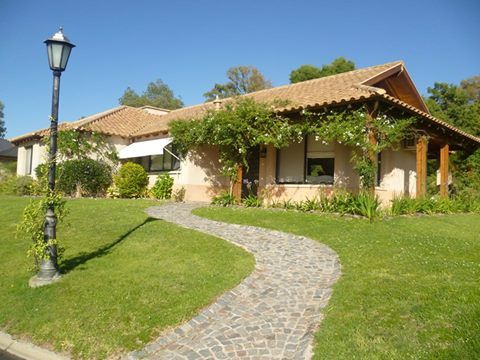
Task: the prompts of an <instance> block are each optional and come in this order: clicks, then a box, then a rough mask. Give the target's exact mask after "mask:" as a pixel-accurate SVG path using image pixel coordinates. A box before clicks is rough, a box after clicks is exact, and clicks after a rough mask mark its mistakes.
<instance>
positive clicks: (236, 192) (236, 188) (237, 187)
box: [232, 166, 243, 202]
mask: <svg viewBox="0 0 480 360" xmlns="http://www.w3.org/2000/svg"><path fill="white" fill-rule="evenodd" d="M242 180H243V168H242V167H241V166H239V167H238V169H237V179H236V180H235V183H234V184H233V191H232V195H233V197H234V198H235V199H236V200H237V201H238V202H240V201H241V199H242Z"/></svg>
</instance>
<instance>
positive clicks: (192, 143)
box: [171, 99, 413, 188]
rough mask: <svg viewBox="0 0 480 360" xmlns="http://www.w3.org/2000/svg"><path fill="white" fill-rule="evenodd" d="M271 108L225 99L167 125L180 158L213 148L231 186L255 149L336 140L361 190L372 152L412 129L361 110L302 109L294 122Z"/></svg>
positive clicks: (368, 178) (404, 121) (366, 184)
mask: <svg viewBox="0 0 480 360" xmlns="http://www.w3.org/2000/svg"><path fill="white" fill-rule="evenodd" d="M274 109H275V104H272V103H257V102H255V101H254V100H252V99H240V100H237V101H231V102H228V103H227V104H225V106H224V107H223V108H222V109H219V110H210V111H208V112H207V113H206V115H205V116H204V117H203V118H202V119H198V120H195V119H192V120H177V121H173V122H172V123H171V134H172V135H173V138H174V142H175V145H176V148H177V149H179V151H180V153H181V154H182V155H184V156H185V155H186V154H187V153H188V152H189V151H191V150H193V149H195V148H197V147H199V146H202V145H212V146H216V147H217V148H218V149H219V162H220V163H221V165H222V173H223V174H224V175H227V176H228V177H229V178H230V183H231V184H232V183H233V182H234V181H235V179H236V175H237V169H238V167H239V166H243V167H247V168H248V154H249V152H250V151H251V150H252V149H253V148H254V147H255V146H258V145H273V146H274V147H276V148H282V147H286V146H288V144H290V143H291V142H294V141H297V142H301V141H303V140H304V137H305V136H306V135H313V136H315V138H316V140H318V141H322V142H324V143H325V144H326V143H332V142H338V143H339V144H344V145H346V146H349V147H351V148H352V153H351V162H352V164H353V167H354V169H355V170H356V171H357V173H358V174H359V176H360V179H361V185H362V187H363V188H372V187H373V186H374V184H375V173H376V156H377V154H379V153H380V152H381V151H382V150H384V149H386V148H394V147H395V146H396V145H397V144H399V143H400V141H401V140H402V139H404V138H405V137H406V136H408V133H409V132H411V131H412V126H411V125H412V123H413V118H408V117H405V118H398V117H393V116H391V115H388V114H387V113H382V112H380V111H375V112H373V111H372V112H369V111H368V109H367V108H366V107H362V108H359V109H347V110H342V111H338V110H325V111H321V112H311V111H302V113H301V115H302V118H301V120H300V121H294V120H292V119H289V118H287V117H285V116H281V115H279V114H277V113H275V111H274ZM372 113H375V115H372Z"/></svg>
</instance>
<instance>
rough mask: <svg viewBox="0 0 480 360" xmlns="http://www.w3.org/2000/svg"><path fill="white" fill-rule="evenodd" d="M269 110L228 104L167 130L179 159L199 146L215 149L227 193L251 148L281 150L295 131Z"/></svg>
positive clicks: (245, 103) (263, 105) (243, 102)
mask: <svg viewBox="0 0 480 360" xmlns="http://www.w3.org/2000/svg"><path fill="white" fill-rule="evenodd" d="M273 108H274V104H271V103H258V102H255V101H254V100H252V99H248V98H246V99H240V100H237V101H230V102H227V103H226V104H225V105H224V107H223V108H222V109H218V110H210V111H208V112H207V113H206V114H205V116H203V118H202V119H199V120H196V119H192V120H177V121H173V122H172V123H171V124H170V125H171V129H170V131H171V134H172V135H173V138H174V144H175V147H176V149H177V150H178V151H179V152H180V154H182V155H183V156H186V154H187V153H188V152H189V151H191V150H193V149H195V148H198V147H200V146H202V145H211V146H215V147H217V148H218V150H219V162H220V165H221V172H222V174H223V175H225V176H227V177H228V178H229V179H230V185H231V186H230V194H231V192H232V186H233V183H234V182H235V179H236V176H237V171H238V168H239V167H240V166H242V167H244V168H248V156H249V152H250V151H251V150H252V149H253V148H254V147H255V146H258V145H262V144H264V145H269V144H270V145H273V146H275V147H277V148H280V147H285V146H287V145H288V143H289V142H290V141H291V139H292V138H293V131H295V128H294V127H292V126H291V124H290V123H289V120H288V118H286V117H283V116H280V115H278V114H275V112H274V111H273Z"/></svg>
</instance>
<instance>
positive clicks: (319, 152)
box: [305, 136, 335, 184]
mask: <svg viewBox="0 0 480 360" xmlns="http://www.w3.org/2000/svg"><path fill="white" fill-rule="evenodd" d="M306 163H307V169H306V170H307V172H306V176H305V182H306V183H308V184H333V177H334V170H335V155H334V152H333V144H327V143H324V142H322V141H321V140H319V139H318V138H315V136H308V138H307V154H306Z"/></svg>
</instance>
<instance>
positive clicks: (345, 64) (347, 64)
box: [290, 57, 355, 84]
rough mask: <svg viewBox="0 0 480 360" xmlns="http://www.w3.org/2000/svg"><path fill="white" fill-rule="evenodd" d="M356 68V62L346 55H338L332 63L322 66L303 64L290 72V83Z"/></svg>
mask: <svg viewBox="0 0 480 360" xmlns="http://www.w3.org/2000/svg"><path fill="white" fill-rule="evenodd" d="M351 70H355V63H354V62H353V61H350V60H347V59H345V58H344V57H338V58H336V59H335V60H333V61H332V62H331V63H330V64H326V65H323V66H322V67H321V68H320V67H317V66H314V65H302V66H300V67H299V68H298V69H295V70H292V72H291V73H290V83H292V84H293V83H297V82H300V81H306V80H311V79H318V78H321V77H324V76H330V75H335V74H340V73H343V72H346V71H351Z"/></svg>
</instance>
